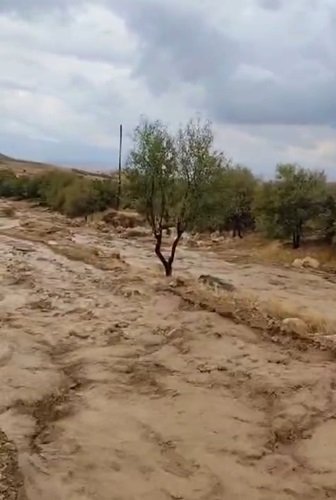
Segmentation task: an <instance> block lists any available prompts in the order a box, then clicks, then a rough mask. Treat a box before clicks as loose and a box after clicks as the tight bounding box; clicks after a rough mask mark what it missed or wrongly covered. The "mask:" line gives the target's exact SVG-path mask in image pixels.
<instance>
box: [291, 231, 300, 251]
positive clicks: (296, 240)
mask: <svg viewBox="0 0 336 500" xmlns="http://www.w3.org/2000/svg"><path fill="white" fill-rule="evenodd" d="M300 245H301V235H300V233H299V231H297V230H295V231H293V249H294V250H297V249H298V248H300Z"/></svg>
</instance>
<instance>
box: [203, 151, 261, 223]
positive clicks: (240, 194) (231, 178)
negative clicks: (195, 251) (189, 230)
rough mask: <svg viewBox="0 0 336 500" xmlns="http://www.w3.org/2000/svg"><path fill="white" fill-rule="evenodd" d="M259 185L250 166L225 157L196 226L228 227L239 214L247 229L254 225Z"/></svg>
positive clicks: (206, 193)
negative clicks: (257, 187)
mask: <svg viewBox="0 0 336 500" xmlns="http://www.w3.org/2000/svg"><path fill="white" fill-rule="evenodd" d="M255 187H256V179H255V178H254V176H253V174H252V172H251V171H250V170H249V169H248V168H245V167H241V166H239V165H238V166H236V165H232V164H231V163H229V162H227V161H226V160H225V159H224V158H222V160H221V162H220V164H219V165H218V167H217V169H216V170H215V171H214V172H213V175H212V176H211V177H210V178H209V180H208V181H207V184H206V186H205V189H204V191H203V193H202V196H201V198H200V199H199V203H198V211H197V218H196V220H195V227H194V229H196V230H197V231H215V230H223V229H226V230H228V229H230V228H231V226H232V220H233V218H234V217H235V216H239V217H240V218H241V220H242V224H243V226H245V228H249V227H252V226H253V219H254V218H253V213H252V205H253V200H254V192H255Z"/></svg>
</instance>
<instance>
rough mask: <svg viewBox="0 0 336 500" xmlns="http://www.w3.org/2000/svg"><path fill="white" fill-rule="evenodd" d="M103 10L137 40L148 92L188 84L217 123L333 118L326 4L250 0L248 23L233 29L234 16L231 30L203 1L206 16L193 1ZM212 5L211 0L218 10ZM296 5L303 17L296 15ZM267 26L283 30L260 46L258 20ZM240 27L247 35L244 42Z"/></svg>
mask: <svg viewBox="0 0 336 500" xmlns="http://www.w3.org/2000/svg"><path fill="white" fill-rule="evenodd" d="M205 3H206V2H205ZM238 4H240V5H241V4H242V2H238V1H237V9H238V11H239V6H238ZM245 4H247V3H246V2H245ZM109 5H110V6H111V8H113V9H115V10H116V11H117V12H118V13H119V15H121V16H122V17H123V18H124V19H125V21H126V23H127V25H128V26H129V28H130V29H131V30H132V31H133V32H134V33H136V35H137V36H138V38H139V40H140V51H139V58H138V64H137V67H136V75H141V76H142V77H143V78H145V79H146V81H147V83H148V85H149V86H150V88H151V90H152V91H154V92H164V91H165V90H167V88H169V87H170V86H172V85H176V84H177V82H180V84H183V83H185V82H188V83H192V84H195V85H197V86H199V87H201V88H202V90H203V95H204V102H203V106H204V107H205V109H206V110H208V111H210V113H211V114H212V116H213V117H214V118H216V119H217V120H219V121H225V122H231V121H232V122H235V123H258V124H259V123H272V124H274V123H275V124H276V123H279V124H283V123H288V124H309V123H312V124H330V123H331V122H333V121H334V117H335V114H336V101H335V99H334V88H335V85H336V74H335V72H334V71H335V60H336V57H335V59H334V61H333V62H332V60H331V59H330V47H331V46H332V41H331V42H330V43H329V44H328V41H329V38H328V36H330V37H332V36H333V35H332V30H330V33H328V32H326V31H325V28H328V23H326V26H323V15H324V14H325V12H326V9H328V13H329V14H330V9H332V11H335V10H336V4H335V8H334V9H333V8H332V7H331V4H329V3H328V1H327V0H321V2H320V4H319V6H320V10H319V11H317V12H316V11H315V9H314V8H316V5H317V4H316V3H315V2H314V1H313V0H308V1H307V2H306V3H304V2H300V0H298V2H297V4H296V5H297V8H293V6H292V7H291V5H290V4H289V3H287V4H286V5H287V10H286V7H285V4H284V3H283V2H282V1H281V0H256V3H255V7H254V12H253V9H252V10H250V12H249V16H250V17H249V24H247V25H241V24H240V22H239V15H238V14H239V12H238V11H237V16H236V19H237V25H236V27H234V26H228V27H226V26H225V25H222V26H218V24H216V23H214V22H213V20H214V13H213V12H211V9H210V5H212V6H213V5H214V2H209V12H208V13H209V15H208V16H207V15H206V13H205V10H204V9H200V8H198V7H197V2H195V5H194V7H193V6H192V4H191V3H188V2H176V3H174V2H173V3H172V2H168V1H164V0H161V1H151V0H138V1H137V2H133V1H131V0H124V1H123V2H117V1H115V2H114V1H113V0H109ZM220 5H221V3H220V2H218V8H219V10H220V8H221V7H220ZM304 5H305V6H306V12H305V13H304V12H303V11H302V14H301V7H302V8H303V7H304ZM258 6H259V7H262V8H263V9H266V10H269V11H272V16H273V17H272V20H271V19H268V18H267V17H261V15H260V12H259V11H258V9H257V7H258ZM279 9H281V10H282V12H283V14H282V15H281V17H279V19H278V20H277V18H276V17H275V16H277V15H279V16H280V14H278V13H276V14H274V13H273V11H279ZM291 9H292V10H291ZM223 12H224V13H225V9H224V8H223ZM319 14H321V20H320V18H319ZM265 15H266V16H267V14H265ZM271 21H272V22H273V23H274V26H275V28H276V29H278V28H277V23H278V25H279V26H283V28H284V29H283V32H282V33H281V36H282V38H278V36H279V33H278V32H277V31H276V30H275V31H274V35H273V36H272V32H269V36H268V37H267V39H266V40H265V41H263V40H262V38H259V32H261V33H262V32H263V31H266V33H268V32H267V29H268V28H267V27H266V26H263V23H267V22H269V23H270V22H271ZM296 23H297V27H296ZM300 23H301V24H300ZM319 23H320V24H319ZM310 24H311V26H310ZM286 27H287V28H288V31H287V32H286ZM244 28H245V30H246V29H248V30H249V31H250V36H249V38H248V37H247V36H246V32H244ZM310 32H311V36H310ZM317 35H321V36H322V35H324V37H325V38H323V37H322V39H321V38H320V37H319V36H317ZM335 42H336V40H335ZM335 47H336V44H335V45H334V46H333V48H332V49H331V50H332V53H333V54H334V56H336V48H335ZM328 55H329V59H328ZM312 58H313V59H314V60H315V62H317V64H316V65H315V67H314V66H312V65H311V64H310V61H311V59H312ZM319 63H320V65H319ZM244 65H250V70H251V71H250V73H251V74H250V75H245V76H244V77H243V78H240V77H239V76H238V77H236V73H237V74H239V69H240V68H241V66H244ZM259 66H260V67H259ZM254 68H255V71H256V73H258V72H259V73H260V69H261V70H263V71H264V72H265V74H266V73H267V72H269V75H270V77H269V78H268V77H261V78H255V77H254V75H253V70H254Z"/></svg>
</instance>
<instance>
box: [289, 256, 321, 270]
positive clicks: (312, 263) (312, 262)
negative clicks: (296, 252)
mask: <svg viewBox="0 0 336 500" xmlns="http://www.w3.org/2000/svg"><path fill="white" fill-rule="evenodd" d="M292 266H293V267H296V268H298V269H300V268H301V269H302V268H303V267H309V268H311V269H318V268H319V267H320V263H319V261H318V260H317V259H314V258H313V257H305V258H304V259H295V260H294V262H293V263H292Z"/></svg>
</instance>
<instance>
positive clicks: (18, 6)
mask: <svg viewBox="0 0 336 500" xmlns="http://www.w3.org/2000/svg"><path fill="white" fill-rule="evenodd" d="M83 3H85V0H1V2H0V12H9V13H14V14H18V15H22V16H26V15H35V14H42V13H43V14H48V13H50V14H54V13H55V12H60V13H65V12H67V11H68V10H69V9H71V8H76V7H77V6H79V5H80V4H83Z"/></svg>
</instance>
